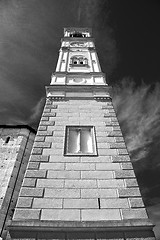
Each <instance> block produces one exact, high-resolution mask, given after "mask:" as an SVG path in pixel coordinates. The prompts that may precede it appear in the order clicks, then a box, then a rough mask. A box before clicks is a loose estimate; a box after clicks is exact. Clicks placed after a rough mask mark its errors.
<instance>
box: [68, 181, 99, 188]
mask: <svg viewBox="0 0 160 240" xmlns="http://www.w3.org/2000/svg"><path fill="white" fill-rule="evenodd" d="M65 188H97V182H96V180H85V179H79V180H76V179H75V180H65Z"/></svg>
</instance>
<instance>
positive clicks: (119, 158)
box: [111, 155, 131, 162]
mask: <svg viewBox="0 0 160 240" xmlns="http://www.w3.org/2000/svg"><path fill="white" fill-rule="evenodd" d="M111 158H112V161H113V162H130V161H131V160H130V157H129V155H124V156H111Z"/></svg>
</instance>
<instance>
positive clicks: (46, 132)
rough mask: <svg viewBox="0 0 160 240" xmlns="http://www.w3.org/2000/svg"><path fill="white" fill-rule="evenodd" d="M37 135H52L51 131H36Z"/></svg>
mask: <svg viewBox="0 0 160 240" xmlns="http://www.w3.org/2000/svg"><path fill="white" fill-rule="evenodd" d="M37 136H53V131H38V132H37Z"/></svg>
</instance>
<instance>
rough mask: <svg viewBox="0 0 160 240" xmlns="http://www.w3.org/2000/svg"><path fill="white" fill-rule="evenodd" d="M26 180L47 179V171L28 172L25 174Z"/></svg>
mask: <svg viewBox="0 0 160 240" xmlns="http://www.w3.org/2000/svg"><path fill="white" fill-rule="evenodd" d="M25 177H26V178H45V177H46V170H43V169H42V170H27V171H26V174H25Z"/></svg>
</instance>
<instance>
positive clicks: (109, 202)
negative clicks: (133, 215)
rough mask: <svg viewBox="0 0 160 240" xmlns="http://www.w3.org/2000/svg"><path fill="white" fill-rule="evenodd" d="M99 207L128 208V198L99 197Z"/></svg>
mask: <svg viewBox="0 0 160 240" xmlns="http://www.w3.org/2000/svg"><path fill="white" fill-rule="evenodd" d="M100 207H101V209H106V208H107V209H109V208H110V209H112V208H129V204H128V200H127V199H125V198H121V199H120V198H110V199H103V198H102V199H100Z"/></svg>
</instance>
